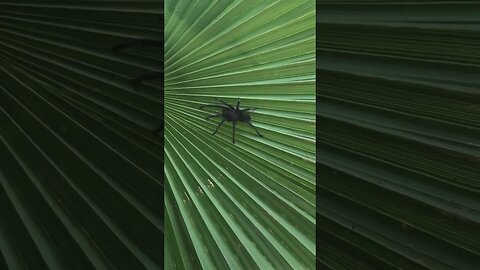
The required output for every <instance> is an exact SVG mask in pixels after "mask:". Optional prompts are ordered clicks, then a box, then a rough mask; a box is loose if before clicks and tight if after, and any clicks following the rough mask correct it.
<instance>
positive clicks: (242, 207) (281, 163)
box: [165, 0, 315, 269]
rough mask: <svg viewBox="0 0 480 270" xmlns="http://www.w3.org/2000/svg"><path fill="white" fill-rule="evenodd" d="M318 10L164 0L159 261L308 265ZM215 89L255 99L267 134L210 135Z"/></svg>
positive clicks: (306, 4)
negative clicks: (162, 219)
mask: <svg viewBox="0 0 480 270" xmlns="http://www.w3.org/2000/svg"><path fill="white" fill-rule="evenodd" d="M314 20H315V7H314V3H313V2H312V1H248V0H246V1H215V2H211V1H166V2H165V124H166V130H165V176H166V182H167V185H166V189H165V209H166V212H165V213H166V215H165V221H166V237H167V238H166V242H165V245H166V249H165V250H166V267H167V268H179V269H200V268H203V269H230V268H232V269H270V268H277V269H290V268H295V269H313V268H314V263H315V259H314V258H315V241H314V239H315V230H314V228H315V95H314V91H315V90H314V89H315V73H314V70H315V47H314V46H315V23H314ZM214 97H218V98H221V99H222V100H225V101H226V102H228V103H230V104H234V103H236V102H237V99H240V102H241V103H240V105H241V106H242V107H255V108H257V109H256V111H255V112H254V113H252V118H253V124H254V125H255V126H257V127H258V128H259V131H260V133H261V134H262V135H264V138H262V137H260V136H258V135H257V134H256V133H255V132H254V131H253V130H252V129H251V128H250V127H249V126H248V125H242V124H241V123H240V124H238V125H237V134H236V141H237V142H236V143H235V144H232V139H231V136H232V126H231V124H224V125H223V126H222V127H220V129H219V132H218V133H217V134H216V135H215V136H213V135H212V132H213V131H214V129H215V128H216V126H217V124H218V122H217V121H215V120H213V119H209V120H207V119H205V116H207V115H209V114H210V113H209V112H207V111H205V110H200V109H199V107H200V106H201V105H203V104H207V103H212V102H214ZM217 119H218V118H217Z"/></svg>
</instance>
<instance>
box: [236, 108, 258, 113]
mask: <svg viewBox="0 0 480 270" xmlns="http://www.w3.org/2000/svg"><path fill="white" fill-rule="evenodd" d="M256 109H257V108H246V109H241V110H240V111H241V112H243V111H252V112H253V111H255V110H256Z"/></svg>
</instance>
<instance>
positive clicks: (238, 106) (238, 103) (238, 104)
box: [235, 99, 240, 111]
mask: <svg viewBox="0 0 480 270" xmlns="http://www.w3.org/2000/svg"><path fill="white" fill-rule="evenodd" d="M238 108H240V99H238V100H237V108H235V110H237V111H238Z"/></svg>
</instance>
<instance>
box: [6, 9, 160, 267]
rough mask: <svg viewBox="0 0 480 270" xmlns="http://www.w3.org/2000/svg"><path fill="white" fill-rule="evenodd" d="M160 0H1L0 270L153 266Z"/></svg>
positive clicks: (157, 192)
mask: <svg viewBox="0 0 480 270" xmlns="http://www.w3.org/2000/svg"><path fill="white" fill-rule="evenodd" d="M162 16H163V3H162V2H160V1H138V2H125V1H31V2H30V1H0V269H12V270H17V269H82V270H84V269H129V270H132V269H163V231H164V229H163V225H164V224H163V171H162V161H163V155H162V149H163V147H162V139H161V137H160V136H156V135H153V134H152V133H151V130H152V129H153V128H154V127H155V126H156V125H158V124H159V123H160V122H161V121H162V119H161V112H162V109H161V107H162V102H161V99H162V97H163V93H162V87H161V85H160V84H159V83H158V82H157V83H153V82H151V83H148V84H142V85H139V86H132V85H131V84H130V80H131V78H133V77H135V76H137V75H138V74H141V73H143V72H148V71H151V70H158V69H160V68H161V63H162V62H163V60H162V53H161V52H160V50H159V49H149V50H143V49H142V48H134V49H132V50H128V51H125V52H112V51H111V48H112V47H113V46H114V45H116V44H118V43H122V42H125V41H127V40H130V39H133V38H155V39H161V38H162V37H163V33H162V25H161V21H162V22H163V20H159V18H160V17H162Z"/></svg>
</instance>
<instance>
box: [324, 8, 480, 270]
mask: <svg viewBox="0 0 480 270" xmlns="http://www.w3.org/2000/svg"><path fill="white" fill-rule="evenodd" d="M317 4H318V6H317V8H318V10H319V12H318V14H317V37H318V40H317V41H318V42H317V77H318V81H317V121H318V125H317V138H318V141H317V173H318V178H317V259H318V261H317V263H318V267H319V268H320V269H355V270H356V269H436V270H440V269H460V270H467V269H468V270H470V269H471V270H473V269H480V76H479V74H480V47H479V46H478V44H479V43H480V28H478V20H479V17H478V12H477V10H479V8H480V5H479V3H478V1H450V2H448V1H447V2H445V1H443V2H442V1H417V2H406V1H317Z"/></svg>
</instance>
